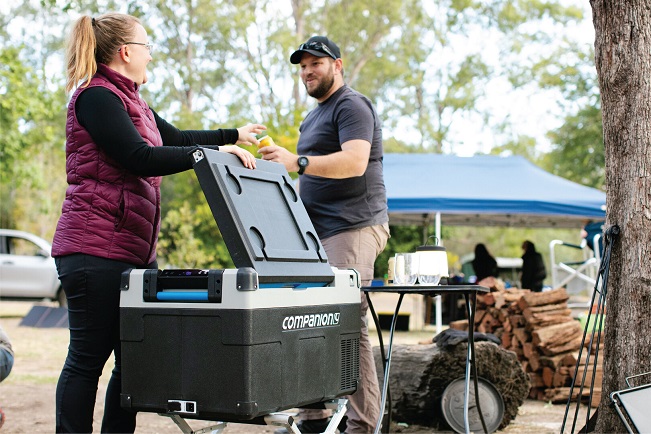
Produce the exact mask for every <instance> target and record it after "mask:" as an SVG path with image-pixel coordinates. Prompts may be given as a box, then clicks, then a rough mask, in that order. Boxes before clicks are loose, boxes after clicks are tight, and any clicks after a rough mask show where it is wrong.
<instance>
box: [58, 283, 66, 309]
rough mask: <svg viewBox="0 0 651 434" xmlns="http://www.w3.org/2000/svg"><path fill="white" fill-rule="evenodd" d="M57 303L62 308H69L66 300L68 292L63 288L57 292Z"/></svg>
mask: <svg viewBox="0 0 651 434" xmlns="http://www.w3.org/2000/svg"><path fill="white" fill-rule="evenodd" d="M57 302H58V303H59V306H60V307H68V299H67V298H66V292H65V291H64V290H63V288H62V287H59V291H58V292H57Z"/></svg>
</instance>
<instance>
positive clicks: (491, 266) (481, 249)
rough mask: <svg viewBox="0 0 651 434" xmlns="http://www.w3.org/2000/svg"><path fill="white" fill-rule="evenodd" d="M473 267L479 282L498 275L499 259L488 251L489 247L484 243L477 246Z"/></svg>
mask: <svg viewBox="0 0 651 434" xmlns="http://www.w3.org/2000/svg"><path fill="white" fill-rule="evenodd" d="M472 268H473V270H475V276H477V282H479V281H480V280H482V279H485V278H486V277H491V276H492V277H497V273H498V270H497V261H496V260H495V258H493V256H491V254H490V253H488V249H487V248H486V246H485V245H484V244H482V243H479V244H477V245H476V246H475V259H473V260H472Z"/></svg>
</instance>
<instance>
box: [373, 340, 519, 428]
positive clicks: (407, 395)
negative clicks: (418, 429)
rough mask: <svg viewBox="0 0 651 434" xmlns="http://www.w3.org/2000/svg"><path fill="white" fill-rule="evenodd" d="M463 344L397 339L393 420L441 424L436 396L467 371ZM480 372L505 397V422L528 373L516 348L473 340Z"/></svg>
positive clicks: (513, 413) (393, 366)
mask: <svg viewBox="0 0 651 434" xmlns="http://www.w3.org/2000/svg"><path fill="white" fill-rule="evenodd" d="M467 348H468V347H467V344H466V343H460V344H458V345H455V346H452V347H448V348H446V349H440V348H438V347H437V346H436V345H435V344H431V345H395V346H394V347H393V351H392V355H391V375H390V376H389V387H390V390H391V399H392V418H393V419H394V420H395V421H397V422H406V423H409V424H420V425H426V426H431V427H439V426H444V425H445V424H444V419H443V417H442V415H441V414H440V413H441V412H440V398H441V395H442V394H443V391H444V390H445V388H446V387H447V386H448V385H449V384H450V383H451V382H452V381H453V380H455V379H457V378H462V377H463V376H464V375H465V362H466V353H467ZM374 353H375V362H376V366H377V371H378V377H379V381H380V384H382V379H383V376H384V370H383V367H382V361H381V358H380V354H379V353H380V352H379V347H375V348H374ZM475 353H476V357H475V359H476V365H477V372H478V375H479V376H480V377H482V378H485V379H486V380H488V381H490V382H491V383H492V384H493V385H494V386H495V388H496V389H497V390H498V391H499V392H500V393H501V395H502V399H503V400H504V409H505V411H504V418H503V419H502V423H501V424H500V428H503V427H505V426H506V425H508V424H509V422H510V421H511V420H513V419H514V418H515V416H516V415H517V413H518V408H519V407H520V406H521V405H522V403H523V402H524V400H525V398H526V397H527V395H528V393H529V390H530V386H529V376H528V375H527V374H525V372H524V371H523V369H522V365H521V364H520V362H519V361H518V359H517V357H516V356H515V354H514V353H513V352H511V351H507V350H505V349H503V348H501V347H499V346H497V345H495V344H493V343H492V342H477V343H476V344H475Z"/></svg>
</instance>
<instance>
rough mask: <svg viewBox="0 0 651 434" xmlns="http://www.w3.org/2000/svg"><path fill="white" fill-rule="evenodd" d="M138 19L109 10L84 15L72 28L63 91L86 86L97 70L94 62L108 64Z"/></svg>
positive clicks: (129, 37)
mask: <svg viewBox="0 0 651 434" xmlns="http://www.w3.org/2000/svg"><path fill="white" fill-rule="evenodd" d="M136 24H140V20H139V19H138V18H136V17H134V16H131V15H126V14H118V13H108V14H104V15H101V16H99V17H98V18H91V17H89V16H88V15H84V16H82V17H81V18H79V19H78V20H77V21H76V22H75V24H74V25H73V27H72V31H71V32H70V37H69V38H68V48H67V50H66V64H67V65H68V72H67V81H66V92H69V91H71V90H72V89H74V88H75V87H77V86H78V85H79V82H80V81H82V80H85V82H84V83H82V84H81V86H82V87H86V86H88V85H89V84H90V80H91V78H93V75H95V73H96V72H97V64H98V63H105V64H108V63H110V62H111V60H113V57H114V56H115V53H116V52H117V51H118V49H119V48H120V47H121V46H122V45H124V44H125V43H126V42H128V41H129V40H130V39H131V37H132V36H133V34H134V28H135V26H136Z"/></svg>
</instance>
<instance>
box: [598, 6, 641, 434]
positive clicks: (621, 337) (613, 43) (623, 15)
mask: <svg viewBox="0 0 651 434" xmlns="http://www.w3.org/2000/svg"><path fill="white" fill-rule="evenodd" d="M590 4H591V6H592V12H593V23H594V27H595V64H596V68H597V73H598V76H599V86H600V92H601V101H602V116H603V128H604V145H605V156H606V158H605V161H606V193H607V212H606V215H607V218H606V228H608V227H610V226H612V225H615V224H616V225H618V226H619V228H620V230H621V233H620V235H619V237H618V239H617V241H616V243H615V244H614V245H613V250H612V260H611V262H610V276H609V281H608V287H607V298H606V303H607V306H608V313H607V315H606V322H605V340H604V341H605V342H604V345H605V348H604V360H603V380H604V381H603V387H602V390H603V395H602V396H604V397H607V396H609V395H610V393H611V392H613V391H616V390H621V389H625V388H626V383H625V377H627V376H632V375H636V374H641V373H644V372H648V371H651V358H649V348H650V347H651V321H650V320H649V315H650V314H651V312H650V309H651V299H650V297H651V260H650V259H649V258H651V242H650V241H651V176H650V175H651V152H650V151H651V147H650V145H649V143H651V103H650V96H651V79H650V77H651V55H650V53H651V9H650V8H649V5H648V1H644V0H626V1H622V0H591V1H590ZM650 381H651V378H649V377H648V376H647V377H642V378H640V383H638V384H647V383H649V382H650ZM638 384H634V385H638ZM609 401H610V400H609V399H604V400H602V402H601V405H600V408H599V413H598V414H599V418H598V421H597V426H596V431H597V432H621V431H623V430H624V427H623V425H622V423H621V421H620V420H619V417H618V416H617V414H616V413H615V412H614V409H613V408H612V407H610V406H609Z"/></svg>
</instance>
